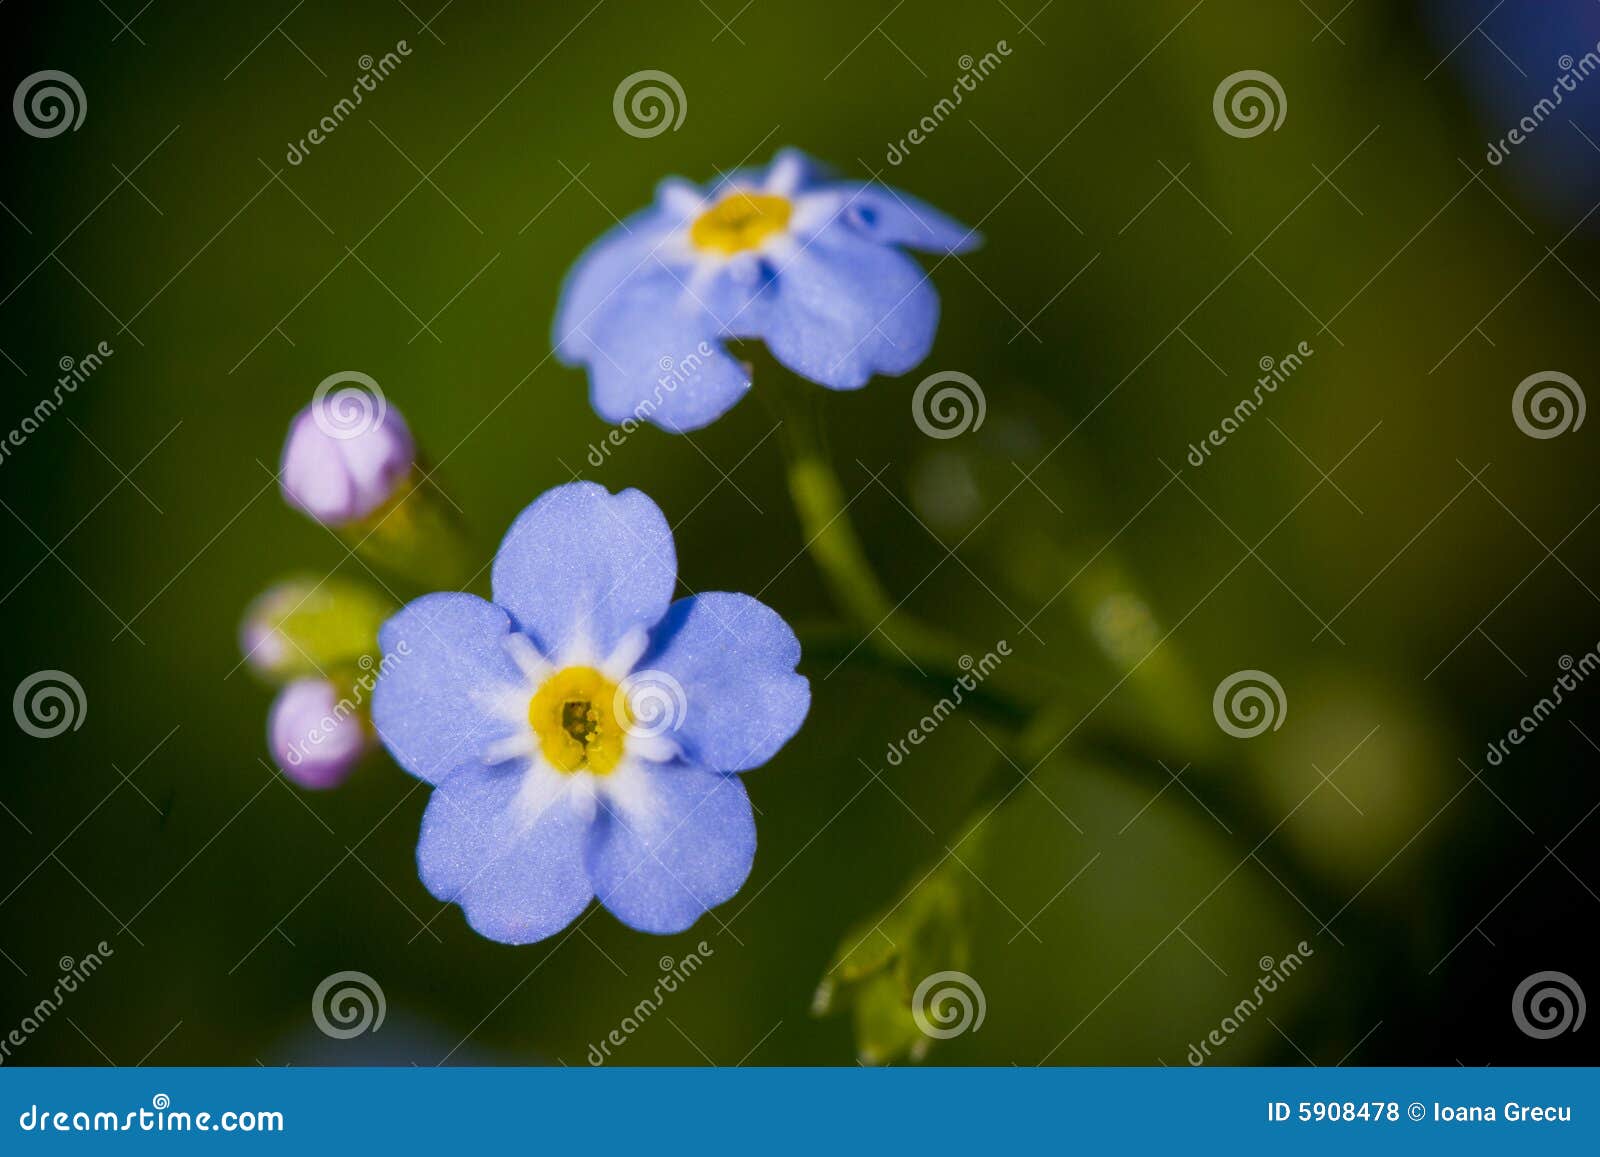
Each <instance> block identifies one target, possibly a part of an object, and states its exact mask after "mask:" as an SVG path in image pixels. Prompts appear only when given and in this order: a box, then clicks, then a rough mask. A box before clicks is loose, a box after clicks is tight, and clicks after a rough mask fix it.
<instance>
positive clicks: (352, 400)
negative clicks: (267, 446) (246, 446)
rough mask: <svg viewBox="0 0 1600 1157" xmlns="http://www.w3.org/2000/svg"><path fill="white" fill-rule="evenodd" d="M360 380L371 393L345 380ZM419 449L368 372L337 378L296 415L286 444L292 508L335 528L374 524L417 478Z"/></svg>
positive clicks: (286, 489) (285, 479) (283, 477)
mask: <svg viewBox="0 0 1600 1157" xmlns="http://www.w3.org/2000/svg"><path fill="white" fill-rule="evenodd" d="M343 380H360V381H363V382H366V383H370V384H371V387H372V389H371V391H370V392H369V391H368V390H361V389H356V388H354V387H352V386H346V387H344V388H341V389H337V390H333V391H331V392H330V391H329V390H328V389H327V388H326V387H327V386H328V385H329V384H331V383H333V382H337V381H343ZM416 458H417V449H416V443H415V442H414V441H413V440H412V437H411V431H410V430H409V429H408V428H407V427H406V423H405V419H403V418H402V417H401V416H400V413H399V411H397V410H394V409H391V408H390V407H389V405H388V403H387V401H386V400H385V399H384V396H383V393H382V391H381V390H378V389H377V383H376V382H373V381H372V379H371V378H368V377H367V376H366V375H365V374H361V375H355V374H353V373H345V374H335V375H334V376H333V377H332V378H330V379H328V381H327V382H324V383H323V385H322V386H320V387H318V390H317V394H316V396H315V397H313V398H312V401H311V404H310V405H309V406H307V407H306V408H305V409H303V410H301V411H300V412H299V413H298V414H296V415H295V416H294V421H292V422H291V423H290V424H289V437H288V439H287V440H286V441H285V442H284V445H283V465H282V469H281V471H280V474H279V482H280V484H281V486H282V488H283V497H284V500H285V501H286V502H288V503H289V505H291V506H294V507H297V508H298V509H300V510H303V511H304V512H305V513H307V514H309V515H310V516H311V517H312V518H314V519H316V520H317V521H318V522H321V523H325V524H327V525H329V526H335V527H337V526H343V525H346V524H348V523H351V522H356V521H359V520H360V519H363V518H366V517H367V516H368V515H370V514H372V513H373V512H374V511H376V510H378V509H379V508H380V507H382V506H383V505H384V504H385V503H387V502H388V501H389V500H390V499H391V498H393V497H394V496H395V494H396V493H397V492H398V491H399V489H400V487H401V486H402V485H404V484H405V482H406V480H407V478H409V477H410V475H411V472H412V470H413V468H414V467H415V465H416Z"/></svg>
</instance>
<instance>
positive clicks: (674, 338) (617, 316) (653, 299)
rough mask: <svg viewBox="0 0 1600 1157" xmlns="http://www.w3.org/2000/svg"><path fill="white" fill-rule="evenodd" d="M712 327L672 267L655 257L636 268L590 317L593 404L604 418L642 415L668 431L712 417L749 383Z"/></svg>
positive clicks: (614, 419) (716, 327)
mask: <svg viewBox="0 0 1600 1157" xmlns="http://www.w3.org/2000/svg"><path fill="white" fill-rule="evenodd" d="M730 316H731V311H730ZM720 331H721V326H720V325H719V324H718V321H717V319H716V318H715V317H713V316H712V315H711V313H709V312H708V311H707V309H706V306H705V304H703V303H702V302H701V301H699V300H696V298H695V297H694V296H693V295H691V294H690V293H689V291H688V290H687V289H686V288H685V287H684V285H683V283H682V281H681V280H680V275H679V274H676V273H674V272H672V271H670V270H668V269H667V268H665V267H664V266H661V265H659V264H657V265H654V266H653V267H652V268H648V269H641V270H639V271H638V272H637V273H635V274H634V276H633V277H632V278H630V279H629V281H628V283H627V284H626V285H625V286H624V287H623V288H621V289H619V290H618V291H617V292H615V293H613V294H612V295H611V296H610V297H609V298H608V299H607V300H606V301H605V303H604V304H603V305H601V306H600V308H599V309H597V310H596V311H595V315H594V318H593V319H592V321H591V324H590V339H591V345H592V349H593V353H592V356H591V357H590V358H589V359H588V366H589V380H590V400H591V401H592V403H593V404H594V408H595V411H596V412H597V413H598V414H599V415H600V416H601V417H602V418H605V419H606V420H607V421H610V422H624V421H627V420H628V419H630V418H631V419H634V420H636V421H638V420H643V421H649V422H653V423H654V424H655V425H657V426H660V427H662V428H663V429H665V430H669V431H671V432H672V433H675V434H681V433H684V432H686V431H689V430H698V429H699V428H700V427H702V426H705V425H707V424H708V423H710V422H713V421H715V420H716V419H717V418H720V417H721V416H722V415H723V414H725V413H727V411H728V410H729V409H730V408H731V407H732V406H733V405H734V403H735V402H737V401H739V399H740V398H742V397H744V395H745V393H746V392H747V391H748V390H749V388H750V377H749V374H747V373H746V372H745V368H744V366H742V365H741V364H740V363H739V362H737V361H736V360H734V359H733V358H732V357H730V356H729V355H728V353H727V351H725V350H724V349H723V348H722V343H721V340H720V337H721V333H720Z"/></svg>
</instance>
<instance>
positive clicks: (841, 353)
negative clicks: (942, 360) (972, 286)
mask: <svg viewBox="0 0 1600 1157" xmlns="http://www.w3.org/2000/svg"><path fill="white" fill-rule="evenodd" d="M752 312H753V313H754V314H755V325H756V326H757V327H758V328H759V331H760V336H761V337H762V338H763V339H764V340H765V341H766V343H767V348H768V349H769V350H771V351H772V355H773V356H774V357H775V358H777V359H778V360H779V361H780V362H782V363H783V364H784V365H785V366H787V367H788V368H789V369H791V370H793V371H794V372H795V373H797V374H800V375H802V376H804V377H807V378H810V379H811V380H812V381H814V382H820V383H821V384H822V385H824V386H828V387H831V388H832V389H836V390H855V389H859V388H861V387H862V386H864V385H866V384H867V379H868V378H870V377H872V375H873V374H874V373H883V374H890V375H894V374H903V373H906V372H907V371H908V370H911V369H913V368H914V367H915V366H916V365H917V364H918V363H919V362H921V361H922V359H923V358H925V357H927V356H928V351H929V350H930V349H931V348H932V347H933V335H934V331H935V330H936V329H937V328H938V325H939V297H938V295H937V294H936V293H935V292H934V290H933V285H932V284H931V282H930V281H929V279H928V278H927V276H926V275H925V274H924V273H923V272H922V270H921V268H920V267H918V265H917V263H916V262H915V261H913V260H911V258H909V257H907V256H906V255H905V254H903V253H901V252H900V251H899V250H898V249H894V248H891V247H889V246H885V245H878V244H876V243H874V242H870V241H864V240H862V239H861V238H859V237H856V236H855V235H854V234H852V233H851V232H850V231H849V230H848V229H846V228H845V227H844V226H842V225H840V224H837V223H836V224H835V225H833V226H831V227H829V228H828V229H825V230H823V232H822V233H820V234H818V235H817V236H816V237H815V238H813V239H812V240H811V242H810V243H809V244H807V245H806V246H804V247H803V248H801V249H800V250H799V251H798V252H797V253H795V255H794V256H793V257H791V258H790V259H789V260H788V262H787V264H785V265H784V267H783V269H782V271H781V272H780V273H779V275H778V277H777V279H776V280H775V281H773V282H772V284H771V285H770V286H769V287H768V289H767V291H766V292H765V293H764V294H763V295H762V302H761V304H760V306H759V307H758V308H757V309H756V310H753V311H752Z"/></svg>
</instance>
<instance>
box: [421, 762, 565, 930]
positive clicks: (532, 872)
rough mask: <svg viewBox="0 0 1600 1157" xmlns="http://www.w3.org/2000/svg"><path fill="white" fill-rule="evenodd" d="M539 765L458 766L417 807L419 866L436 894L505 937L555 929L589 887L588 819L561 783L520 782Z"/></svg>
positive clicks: (541, 772)
mask: <svg viewBox="0 0 1600 1157" xmlns="http://www.w3.org/2000/svg"><path fill="white" fill-rule="evenodd" d="M557 775H558V773H556V772H552V771H549V770H545V769H536V770H533V771H528V770H527V765H526V764H525V763H519V764H518V765H517V766H516V767H515V768H512V767H503V768H498V769H492V768H483V767H465V768H462V769H461V770H460V771H459V772H457V773H456V774H455V775H452V776H451V777H450V778H449V779H447V780H445V782H444V783H442V784H440V785H439V787H438V788H437V789H435V791H434V793H433V796H432V797H431V798H430V799H429V800H428V810H427V811H426V812H424V813H423V816H422V835H421V838H420V839H419V840H418V841H417V871H418V874H419V875H420V876H421V877H422V882H423V884H424V885H425V886H426V887H427V889H428V891H429V892H431V893H432V894H433V895H434V896H435V897H437V898H438V899H440V900H445V901H448V902H450V903H454V904H460V905H461V907H462V909H463V911H465V913H466V916H467V923H468V924H470V925H472V927H473V928H474V929H475V930H476V931H477V932H478V933H479V934H481V935H483V936H487V937H488V938H489V939H491V940H499V941H501V942H502V943H505V944H532V943H533V942H534V941H536V940H543V939H544V938H545V937H546V936H550V935H553V934H554V933H557V932H559V931H561V929H563V928H565V927H566V926H567V925H568V924H570V923H572V921H573V920H575V919H576V918H577V916H578V914H579V913H580V912H582V911H583V910H584V908H585V907H587V906H588V903H589V901H590V900H591V899H593V897H594V891H593V889H591V888H590V887H589V877H588V874H587V872H585V870H584V865H583V858H584V848H585V846H586V844H587V842H588V836H589V829H590V826H591V825H590V822H589V821H587V820H583V819H580V818H578V816H577V815H576V814H575V813H574V812H573V810H572V808H571V807H569V806H568V804H567V800H566V797H565V793H564V792H562V793H560V794H554V795H553V794H551V793H549V792H548V791H543V792H541V791H539V790H527V785H529V783H530V780H529V777H534V779H533V781H532V786H533V787H534V788H535V789H537V788H539V787H542V786H548V785H544V784H541V783H540V782H539V778H538V777H549V778H551V779H554V778H555V777H557Z"/></svg>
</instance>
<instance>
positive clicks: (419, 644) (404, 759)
mask: <svg viewBox="0 0 1600 1157" xmlns="http://www.w3.org/2000/svg"><path fill="white" fill-rule="evenodd" d="M510 630H511V620H510V618H509V617H508V616H507V615H506V613H505V612H504V611H503V610H501V609H500V608H499V607H497V606H495V605H493V604H492V603H486V602H484V601H483V600H482V599H480V598H477V597H476V596H474V595H466V594H455V593H446V594H433V595H424V596H423V597H422V598H420V599H417V600H416V601H415V602H413V603H410V604H408V605H407V606H406V607H404V608H403V609H401V610H400V611H399V613H397V614H396V615H395V616H394V617H393V618H391V619H390V620H389V621H388V622H387V623H385V624H384V625H383V629H382V630H381V631H380V632H379V633H378V646H379V648H380V649H381V650H382V652H383V655H384V661H383V663H382V664H381V665H380V670H379V675H378V682H377V686H376V687H374V688H373V692H372V723H373V726H374V727H375V728H376V729H377V732H378V737H379V738H380V739H382V740H383V745H384V746H385V747H387V748H388V749H389V754H390V755H392V756H394V759H395V762H396V763H398V764H399V765H400V766H401V767H403V768H405V769H406V770H407V771H409V772H410V773H411V774H412V775H415V776H417V777H418V778H420V779H423V780H426V781H427V782H429V783H438V782H439V781H440V780H441V779H443V778H444V777H445V776H446V775H448V774H449V773H450V772H451V771H453V770H455V769H456V768H457V767H459V766H461V765H462V764H466V763H475V762H477V761H479V760H480V759H481V757H482V755H483V752H484V751H485V749H487V748H488V747H489V745H490V744H492V743H493V742H494V741H495V740H497V739H503V738H505V737H506V736H508V735H510V734H512V733H513V732H514V731H515V730H516V724H515V723H514V721H511V720H507V719H503V718H501V717H499V716H498V715H496V714H495V713H494V712H493V711H492V710H491V709H490V708H491V704H492V702H493V700H494V698H495V696H496V694H497V693H499V692H503V691H504V690H505V689H507V688H512V687H520V686H522V685H523V684H524V683H525V682H526V679H525V678H524V677H523V675H522V673H521V672H520V671H519V670H518V669H517V666H516V664H515V663H513V662H512V661H511V658H510V656H509V655H508V654H507V653H506V650H505V647H504V641H505V637H506V635H507V633H509V632H510Z"/></svg>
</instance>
